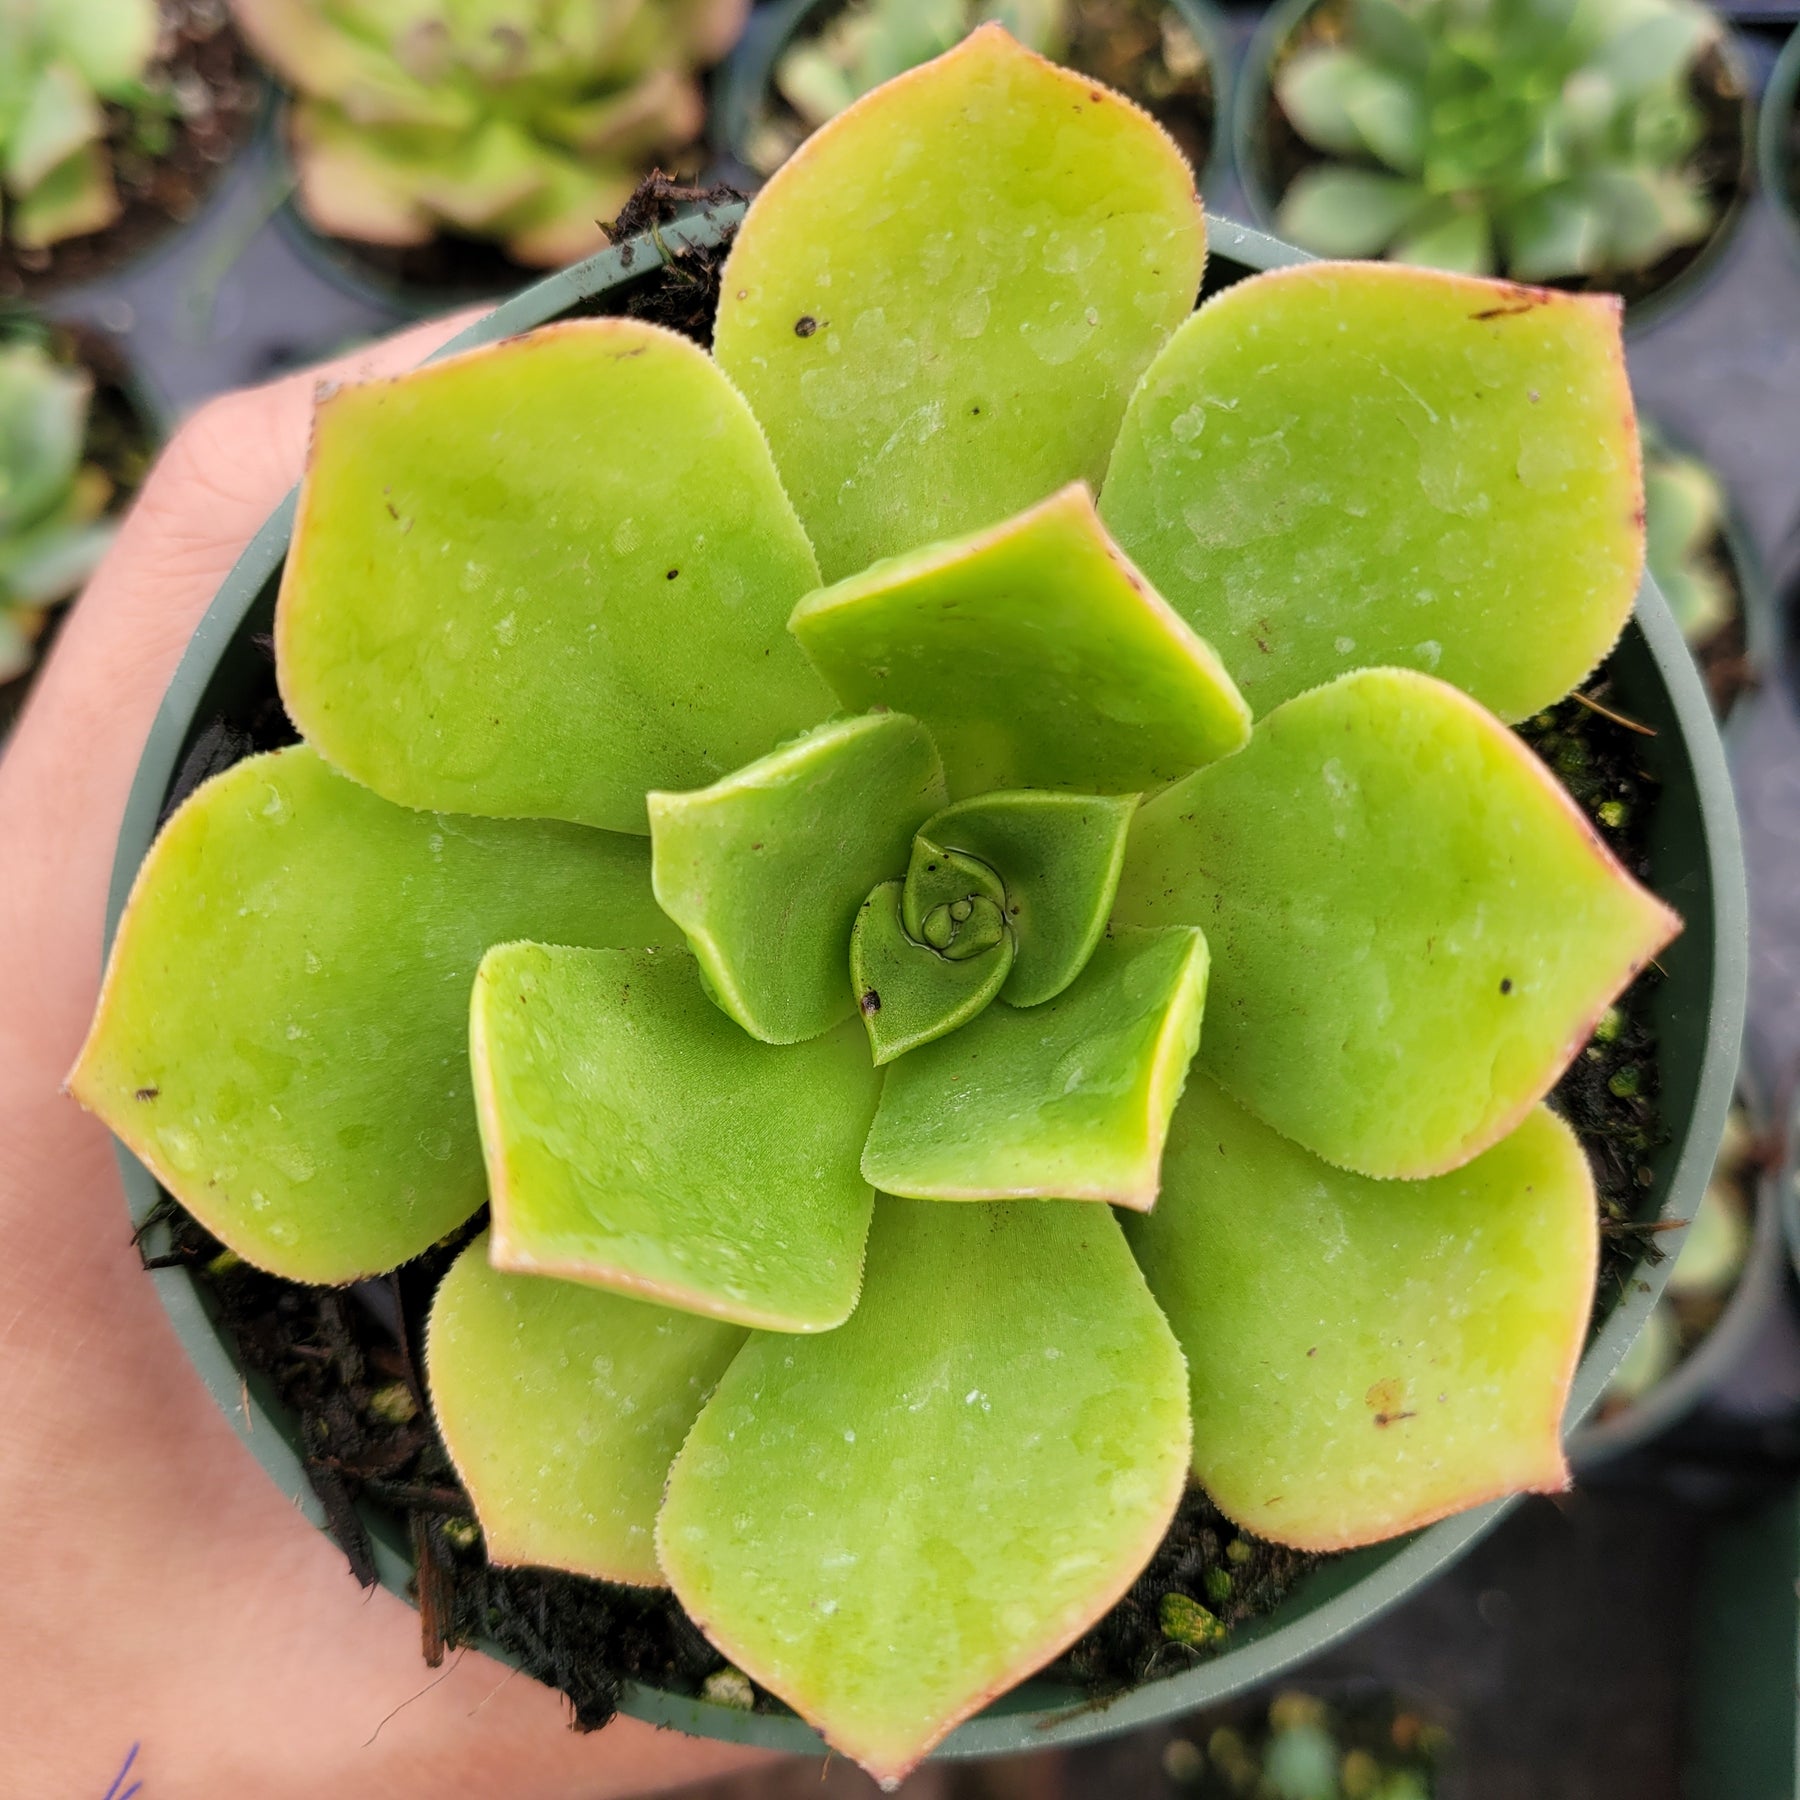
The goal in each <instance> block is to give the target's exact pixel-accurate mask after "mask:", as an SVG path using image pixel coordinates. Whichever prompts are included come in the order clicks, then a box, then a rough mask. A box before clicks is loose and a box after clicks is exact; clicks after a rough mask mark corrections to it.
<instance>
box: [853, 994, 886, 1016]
mask: <svg viewBox="0 0 1800 1800" xmlns="http://www.w3.org/2000/svg"><path fill="white" fill-rule="evenodd" d="M857 1005H858V1006H860V1007H861V1008H862V1015H863V1017H864V1018H865V1019H872V1018H873V1017H874V1016H875V1015H876V1014H877V1013H878V1012H880V1011H881V996H880V995H879V994H878V993H876V991H875V990H874V989H873V988H870V989H869V991H868V992H867V993H866V994H864V995H863V997H862V998H861V999H860V1000H859V1001H858V1002H857Z"/></svg>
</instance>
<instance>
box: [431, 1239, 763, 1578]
mask: <svg viewBox="0 0 1800 1800" xmlns="http://www.w3.org/2000/svg"><path fill="white" fill-rule="evenodd" d="M744 1337H745V1333H744V1330H743V1328H742V1327H741V1326H738V1325H726V1324H722V1323H721V1322H720V1321H719V1320H717V1319H700V1318H696V1317H694V1315H693V1314H692V1313H680V1312H671V1311H669V1310H668V1308H667V1307H661V1306H645V1305H644V1304H643V1303H642V1302H640V1301H637V1300H624V1299H621V1298H620V1297H619V1296H618V1295H617V1294H607V1293H602V1292H600V1291H599V1290H597V1289H595V1288H590V1287H582V1286H580V1285H579V1284H578V1283H576V1282H573V1281H546V1280H543V1279H542V1278H541V1277H539V1276H535V1275H508V1274H505V1273H503V1272H502V1271H500V1270H498V1269H496V1268H494V1267H493V1266H492V1265H491V1264H490V1263H489V1262H488V1239H487V1234H486V1233H485V1232H483V1233H482V1235H481V1236H480V1237H478V1238H476V1239H475V1241H474V1242H473V1243H471V1244H470V1245H469V1247H468V1248H467V1249H466V1250H464V1251H463V1253H462V1255H461V1256H459V1257H458V1258H457V1259H456V1262H455V1265H454V1266H453V1267H452V1268H451V1270H450V1273H449V1274H448V1275H446V1276H445V1277H444V1280H443V1283H442V1285H441V1286H440V1287H439V1288H438V1291H437V1297H436V1298H435V1299H434V1300H433V1301H432V1305H431V1324H430V1327H429V1329H428V1331H427V1333H426V1338H425V1364H426V1374H427V1378H428V1380H429V1382H430V1384H431V1410H432V1415H433V1417H434V1418H435V1419H436V1420H437V1424H438V1429H439V1431H441V1432H442V1434H443V1438H444V1443H445V1446H446V1447H447V1448H448V1450H449V1452H450V1456H451V1459H452V1460H453V1461H454V1462H455V1464H456V1469H457V1473H458V1474H459V1475H461V1477H462V1481H463V1486H464V1487H466V1488H467V1489H468V1490H469V1497H470V1499H472V1500H473V1501H474V1502H475V1514H476V1517H477V1518H478V1519H479V1520H480V1521H481V1529H482V1533H483V1535H484V1536H485V1537H486V1539H487V1554H488V1560H489V1561H490V1562H495V1563H524V1564H530V1565H533V1566H535V1567H538V1568H545V1569H568V1570H571V1571H573V1572H574V1573H575V1574H577V1575H591V1576H593V1577H595V1578H596V1579H597V1580H600V1581H624V1582H630V1583H632V1584H634V1585H635V1586H638V1587H666V1586H667V1585H668V1583H667V1582H666V1581H665V1580H664V1578H663V1572H662V1569H661V1567H660V1565H659V1564H658V1563H657V1560H656V1538H655V1529H656V1513H657V1508H658V1507H660V1506H661V1505H662V1495H663V1484H664V1483H665V1482H666V1481H667V1480H668V1478H669V1465H670V1464H671V1463H672V1462H673V1461H674V1460H675V1453H676V1451H678V1450H679V1449H680V1448H681V1444H682V1440H683V1439H684V1438H685V1437H686V1436H687V1434H688V1431H689V1429H690V1427H691V1426H692V1425H693V1423H694V1420H695V1419H696V1418H697V1417H698V1416H699V1413H700V1407H701V1405H702V1403H703V1402H704V1401H705V1399H706V1397H707V1395H708V1394H709V1393H710V1392H711V1391H712V1389H713V1387H714V1386H715V1385H716V1383H717V1382H718V1379H719V1377H720V1376H721V1375H723V1374H724V1373H725V1369H726V1365H727V1364H729V1363H730V1361H731V1359H732V1358H733V1357H734V1356H735V1355H736V1354H737V1353H738V1351H739V1349H740V1348H742V1346H743V1342H744Z"/></svg>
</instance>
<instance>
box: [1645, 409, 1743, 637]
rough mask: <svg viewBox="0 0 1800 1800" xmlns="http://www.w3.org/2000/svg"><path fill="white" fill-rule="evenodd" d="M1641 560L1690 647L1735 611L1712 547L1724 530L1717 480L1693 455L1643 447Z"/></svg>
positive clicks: (1721, 491)
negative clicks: (1642, 551) (1673, 453)
mask: <svg viewBox="0 0 1800 1800" xmlns="http://www.w3.org/2000/svg"><path fill="white" fill-rule="evenodd" d="M1644 523H1645V534H1646V535H1645V547H1644V560H1645V562H1646V563H1647V564H1648V565H1649V569H1650V573H1651V575H1652V577H1654V579H1655V581H1656V586H1657V589H1658V591H1659V592H1660V593H1661V594H1662V597H1663V598H1664V599H1665V600H1667V601H1668V603H1669V610H1670V611H1671V612H1673V613H1674V615H1675V622H1676V623H1677V624H1678V625H1679V626H1680V627H1681V631H1682V635H1683V636H1684V637H1685V638H1686V639H1687V641H1688V642H1689V643H1690V644H1699V643H1703V642H1704V641H1705V640H1706V639H1707V638H1708V637H1710V636H1711V635H1712V633H1713V632H1715V631H1717V630H1718V629H1719V628H1720V626H1722V625H1724V624H1725V623H1726V622H1727V621H1728V620H1729V619H1730V618H1731V617H1732V614H1733V613H1734V612H1735V611H1736V609H1737V595H1736V591H1735V589H1734V588H1733V586H1732V584H1731V582H1730V580H1729V579H1728V578H1727V577H1726V575H1725V573H1724V571H1723V570H1722V569H1721V568H1720V567H1719V564H1718V561H1717V559H1716V558H1715V556H1714V555H1713V553H1712V546H1713V544H1714V542H1715V540H1716V539H1717V538H1718V537H1719V536H1720V534H1721V533H1722V532H1723V530H1724V526H1725V492H1724V489H1723V488H1722V487H1721V486H1720V485H1719V479H1718V477H1717V476H1716V475H1715V474H1714V473H1713V472H1712V470H1711V469H1709V468H1708V467H1707V466H1706V465H1705V464H1704V463H1701V462H1698V461H1696V460H1695V459H1694V458H1692V457H1686V456H1675V455H1672V454H1670V453H1669V452H1668V451H1666V450H1663V449H1661V448H1659V447H1657V446H1655V445H1652V444H1649V443H1647V444H1646V445H1645V449H1644Z"/></svg>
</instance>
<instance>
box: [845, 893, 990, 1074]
mask: <svg viewBox="0 0 1800 1800" xmlns="http://www.w3.org/2000/svg"><path fill="white" fill-rule="evenodd" d="M901 887H902V884H901V883H900V882H898V881H884V882H883V883H882V884H881V886H880V887H878V888H877V889H876V890H875V891H874V893H872V894H871V895H870V896H869V897H868V899H867V900H866V901H864V903H863V908H862V911H861V912H859V913H858V914H857V916H856V930H855V931H854V932H853V933H852V935H851V938H850V985H851V987H852V989H853V991H854V992H855V995H856V1004H857V1008H858V1010H859V1011H860V1012H861V1013H862V1019H863V1024H864V1025H865V1026H866V1027H867V1029H868V1033H869V1048H870V1049H871V1050H872V1051H873V1052H874V1056H875V1063H876V1066H877V1067H880V1066H881V1065H882V1064H884V1063H891V1062H892V1061H893V1060H894V1058H895V1057H897V1056H904V1055H905V1054H906V1052H907V1051H909V1050H914V1049H917V1047H918V1046H919V1045H920V1044H928V1043H930V1042H931V1040H932V1039H933V1038H940V1037H943V1036H945V1035H946V1034H947V1033H949V1032H952V1031H955V1030H957V1029H958V1028H959V1027H960V1026H963V1025H966V1024H967V1023H968V1022H969V1020H971V1019H972V1018H974V1016H975V1015H976V1014H977V1013H978V1012H980V1011H981V1009H982V1008H983V1007H984V1006H986V1005H987V1003H988V1002H989V1001H990V1000H992V999H993V998H994V996H995V995H996V994H998V993H999V992H1000V990H1001V988H1002V987H1004V986H1005V985H1006V978H1007V976H1008V975H1009V974H1010V973H1011V971H1012V966H1013V942H1012V938H1011V937H1010V936H1007V935H1003V936H1002V937H1001V939H1000V941H999V942H998V943H997V944H996V945H994V947H993V948H992V949H991V950H989V951H988V952H987V953H986V954H984V955H980V956H972V957H968V958H965V959H955V958H952V957H949V956H940V955H939V954H938V952H937V951H936V950H934V949H932V948H931V947H930V946H929V945H927V944H921V943H919V942H918V941H917V940H916V939H914V938H911V937H909V936H908V935H907V932H906V925H905V922H904V920H903V919H902V917H901Z"/></svg>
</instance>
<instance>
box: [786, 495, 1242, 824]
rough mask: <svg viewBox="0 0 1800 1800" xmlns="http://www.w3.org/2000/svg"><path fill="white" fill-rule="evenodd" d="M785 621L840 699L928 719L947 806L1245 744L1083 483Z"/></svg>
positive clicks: (1204, 756) (827, 595) (1134, 772)
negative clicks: (946, 784)
mask: <svg viewBox="0 0 1800 1800" xmlns="http://www.w3.org/2000/svg"><path fill="white" fill-rule="evenodd" d="M792 626H793V630H794V634H795V635H796V636H797V637H798V638H799V640H800V644H801V647H802V648H803V649H804V650H805V651H806V654H807V655H808V656H809V657H811V658H812V660H813V662H814V664H815V665H816V666H817V667H818V669H819V671H820V673H821V674H823V675H824V677H825V679H826V680H827V681H829V682H830V683H831V685H832V687H833V688H835V689H836V690H837V693H838V695H839V697H840V698H841V699H842V700H843V702H844V704H845V705H846V706H854V707H872V706H891V707H895V708H898V709H900V710H902V711H905V712H909V713H913V714H915V715H916V716H917V717H919V718H921V719H923V720H924V721H925V723H926V724H927V725H928V726H929V727H930V729H931V734H932V737H933V738H934V739H935V740H936V742H937V746H938V749H939V750H940V751H941V752H942V753H943V758H944V770H945V774H946V777H947V779H948V781H949V784H950V791H951V794H952V795H953V796H955V797H958V798H961V797H964V796H968V795H975V794H986V793H990V792H992V791H993V790H995V789H997V788H1025V787H1046V788H1075V789H1080V790H1082V791H1085V792H1088V793H1126V792H1137V791H1140V790H1142V789H1144V788H1147V787H1154V786H1157V785H1159V784H1160V783H1162V782H1165V781H1170V780H1173V779H1174V778H1175V777H1176V776H1177V775H1182V774H1185V773H1186V772H1187V771H1188V770H1190V769H1195V768H1199V767H1200V766H1201V765H1202V764H1204V763H1209V762H1211V761H1213V760H1214V758H1216V757H1220V756H1225V755H1228V754H1229V753H1230V752H1232V751H1233V750H1236V749H1238V748H1239V747H1240V746H1241V745H1242V744H1243V742H1244V740H1245V738H1246V737H1247V736H1248V734H1249V729H1250V715H1249V711H1248V709H1247V708H1246V707H1245V705H1244V703H1243V700H1242V699H1241V698H1240V697H1239V695H1238V691H1237V689H1236V688H1235V687H1233V686H1232V684H1231V679H1230V677H1229V676H1228V675H1226V673H1225V671H1224V668H1223V667H1222V666H1221V665H1220V663H1219V660H1218V658H1217V657H1216V656H1214V655H1213V653H1212V651H1211V649H1210V648H1209V647H1208V646H1207V645H1206V644H1205V643H1203V642H1202V641H1201V640H1200V639H1199V638H1198V637H1196V636H1195V635H1194V633H1193V632H1192V631H1191V630H1190V629H1189V628H1188V627H1187V626H1186V625H1184V624H1183V623H1182V621H1181V619H1180V618H1179V617H1178V616H1177V615H1176V614H1175V612H1174V611H1173V610H1172V609H1171V608H1170V607H1169V606H1167V605H1165V604H1164V602H1163V601H1161V600H1160V599H1158V598H1157V596H1156V595H1155V594H1154V593H1152V592H1151V591H1150V589H1149V587H1148V585H1147V584H1146V583H1145V582H1144V580H1143V578H1142V577H1141V576H1140V575H1139V574H1138V573H1137V571H1136V570H1134V569H1133V568H1132V567H1131V565H1130V564H1129V563H1128V562H1127V561H1126V560H1125V558H1124V557H1123V556H1122V555H1121V554H1120V553H1119V551H1118V549H1117V547H1116V546H1115V545H1114V544H1113V543H1112V541H1111V540H1110V539H1109V538H1108V537H1107V535H1106V532H1105V530H1104V529H1103V528H1102V527H1101V524H1100V521H1099V517H1098V515H1097V514H1096V513H1095V511H1094V502H1093V497H1092V495H1090V494H1089V492H1088V491H1087V489H1086V488H1084V487H1081V486H1074V487H1068V488H1064V489H1063V490H1062V491H1061V492H1059V493H1056V494H1053V495H1052V496H1051V497H1050V498H1049V499H1048V500H1045V501H1043V502H1041V503H1040V504H1039V505H1037V506H1034V507H1032V508H1031V510H1030V511H1028V512H1025V513H1021V514H1020V515H1019V516H1018V517H1016V518H1013V519H1008V520H1007V521H1006V522H1005V523H1004V524H1001V525H996V526H993V527H991V528H989V529H988V530H985V531H981V532H977V533H975V534H974V535H973V536H971V537H967V538H960V539H957V540H956V541H954V542H951V543H946V544H933V545H930V546H929V547H927V548H926V549H923V550H918V551H915V552H914V553H912V554H911V555H908V556H898V557H894V558H892V559H890V560H889V561H887V562H882V563H877V564H876V565H875V566H874V567H873V568H871V569H869V570H867V571H866V572H865V573H863V574H861V575H856V576H852V577H851V578H850V579H848V580H846V581H841V582H839V583H838V584H837V585H836V586H835V587H828V588H825V589H823V590H821V591H820V592H818V593H816V594H810V595H808V596H807V598H806V599H805V600H803V601H802V602H801V603H800V605H799V606H798V607H796V608H795V610H794V616H793V620H792Z"/></svg>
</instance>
